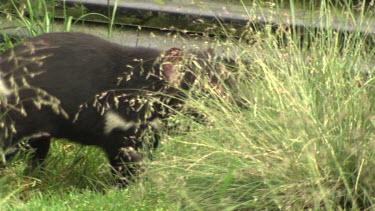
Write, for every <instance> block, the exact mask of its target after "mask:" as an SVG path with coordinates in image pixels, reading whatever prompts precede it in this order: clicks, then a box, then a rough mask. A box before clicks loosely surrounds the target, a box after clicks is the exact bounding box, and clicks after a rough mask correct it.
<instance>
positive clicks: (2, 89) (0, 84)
mask: <svg viewBox="0 0 375 211" xmlns="http://www.w3.org/2000/svg"><path fill="white" fill-rule="evenodd" d="M10 93H12V91H11V90H9V89H8V88H7V87H6V85H5V83H4V81H3V80H2V79H1V76H0V96H2V95H4V96H5V95H10Z"/></svg>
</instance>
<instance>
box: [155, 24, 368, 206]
mask: <svg viewBox="0 0 375 211" xmlns="http://www.w3.org/2000/svg"><path fill="white" fill-rule="evenodd" d="M270 31H271V29H269V28H267V27H266V28H265V29H262V30H260V31H258V32H256V33H255V34H254V35H253V36H254V39H255V40H256V41H257V42H256V43H255V44H254V45H253V46H246V45H245V44H243V43H241V44H236V46H235V47H234V48H235V49H237V50H239V54H238V55H239V56H238V58H237V60H236V71H235V72H233V74H234V75H236V77H237V79H238V82H237V83H236V87H237V89H236V90H237V91H233V89H232V91H233V93H230V91H228V90H227V92H228V95H227V98H223V97H222V96H220V95H217V94H216V92H215V90H210V91H209V92H212V93H207V95H205V94H202V95H203V96H202V95H201V96H199V98H196V99H194V98H193V99H189V101H187V102H186V103H187V105H188V106H189V107H191V108H193V109H195V110H196V111H197V112H198V113H201V114H204V115H205V116H206V117H207V119H206V123H205V124H199V123H197V122H195V121H192V120H191V119H188V118H187V120H186V117H185V119H184V118H183V117H181V119H180V120H179V121H181V122H183V121H185V123H181V124H185V125H184V126H183V127H182V128H189V130H190V131H189V132H187V133H184V132H181V133H179V135H176V136H171V137H169V138H168V139H167V140H168V141H167V143H165V145H164V147H165V149H164V150H165V152H163V153H162V154H161V156H160V158H159V159H158V160H159V161H156V164H154V167H155V168H156V169H155V171H156V172H153V171H151V172H150V174H152V175H153V176H152V177H153V178H157V179H156V182H157V184H158V185H159V187H160V188H161V189H162V190H163V191H165V188H166V187H169V188H170V191H171V193H172V192H174V191H176V192H177V193H178V194H174V195H173V197H175V198H176V200H177V201H180V203H181V207H184V209H186V210H217V209H220V210H264V209H269V210H278V209H281V210H286V209H291V210H302V209H316V210H318V209H324V210H337V209H354V210H359V209H371V208H372V207H373V206H374V204H375V201H374V196H375V189H374V187H373V184H375V177H374V174H373V173H372V171H373V169H374V167H375V156H374V150H373V148H374V146H375V142H374V106H373V102H374V97H375V95H374V94H373V93H374V78H373V76H372V69H373V60H372V58H373V56H374V49H373V48H371V47H369V45H368V42H367V41H366V39H365V35H363V34H360V33H351V34H349V33H348V34H341V33H338V32H335V31H330V30H323V29H317V30H315V31H312V32H309V31H308V32H305V34H303V35H302V36H304V39H302V40H301V39H300V35H298V36H296V34H294V33H292V32H291V30H290V29H287V28H283V27H280V28H278V29H277V30H276V31H280V32H279V33H283V34H282V36H278V35H281V34H276V35H275V34H271V33H269V32H270ZM280 37H284V40H283V42H279V39H278V38H280ZM232 44H233V43H232ZM228 96H229V98H230V97H234V98H238V97H239V98H240V99H241V101H242V104H241V105H236V104H233V103H232V102H233V100H232V101H231V100H228ZM180 127H181V125H180ZM180 129H181V128H180ZM160 160H161V161H160ZM160 169H162V171H161V172H159V173H158V170H160ZM172 190H173V191H172Z"/></svg>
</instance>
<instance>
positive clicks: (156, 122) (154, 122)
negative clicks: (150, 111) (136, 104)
mask: <svg viewBox="0 0 375 211" xmlns="http://www.w3.org/2000/svg"><path fill="white" fill-rule="evenodd" d="M147 124H148V125H150V126H151V127H153V128H155V129H159V127H160V120H159V119H158V118H155V119H153V120H151V121H149V122H148V123H147Z"/></svg>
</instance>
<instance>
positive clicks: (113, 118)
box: [104, 111, 137, 134]
mask: <svg viewBox="0 0 375 211" xmlns="http://www.w3.org/2000/svg"><path fill="white" fill-rule="evenodd" d="M104 119H105V123H104V134H109V133H111V131H112V130H113V129H116V128H119V129H121V130H124V131H126V130H128V129H129V128H131V127H134V126H136V125H137V124H136V123H135V122H133V121H130V122H127V121H126V120H125V119H123V118H122V117H121V116H120V115H119V114H117V113H115V112H114V111H108V112H107V113H106V114H105V115H104Z"/></svg>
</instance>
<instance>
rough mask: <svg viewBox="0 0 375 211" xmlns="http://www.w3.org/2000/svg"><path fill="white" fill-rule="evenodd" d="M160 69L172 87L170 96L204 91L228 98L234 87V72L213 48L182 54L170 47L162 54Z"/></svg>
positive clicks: (181, 51)
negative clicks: (182, 92)
mask: <svg viewBox="0 0 375 211" xmlns="http://www.w3.org/2000/svg"><path fill="white" fill-rule="evenodd" d="M160 69H161V72H162V75H163V77H164V78H165V79H166V80H167V81H168V82H169V84H170V86H171V88H170V89H169V90H167V92H168V91H169V93H176V92H177V93H179V94H181V92H179V91H198V92H202V91H203V92H204V93H210V94H213V95H216V96H219V97H223V98H226V97H227V96H226V95H227V94H228V88H229V89H232V88H233V87H234V84H235V80H234V77H233V71H231V70H228V68H227V67H226V65H224V62H223V61H222V60H220V59H218V58H217V57H216V56H215V54H214V52H213V50H212V49H208V50H206V51H183V50H181V49H179V48H171V49H169V50H168V51H166V52H165V53H164V54H162V56H161V62H160ZM176 90H179V91H176ZM179 96H181V95H179ZM182 96H185V95H182Z"/></svg>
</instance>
